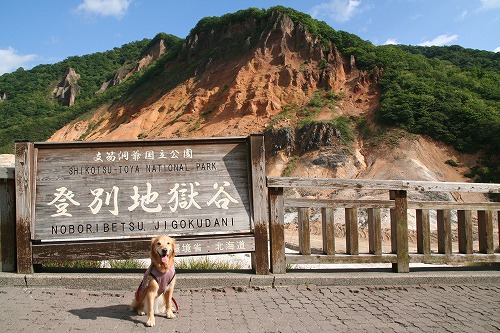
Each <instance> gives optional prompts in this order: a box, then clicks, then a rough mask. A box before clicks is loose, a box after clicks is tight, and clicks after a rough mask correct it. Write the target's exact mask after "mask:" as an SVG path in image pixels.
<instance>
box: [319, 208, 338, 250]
mask: <svg viewBox="0 0 500 333" xmlns="http://www.w3.org/2000/svg"><path fill="white" fill-rule="evenodd" d="M321 227H322V236H323V253H324V254H328V255H334V254H335V220H334V209H333V208H326V207H323V208H321Z"/></svg>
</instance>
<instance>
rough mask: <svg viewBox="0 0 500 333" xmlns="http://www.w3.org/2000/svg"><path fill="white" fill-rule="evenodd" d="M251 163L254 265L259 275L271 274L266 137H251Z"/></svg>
mask: <svg viewBox="0 0 500 333" xmlns="http://www.w3.org/2000/svg"><path fill="white" fill-rule="evenodd" d="M250 154H251V156H250V162H251V170H250V171H251V174H252V208H253V209H252V212H253V222H254V233H255V252H254V253H253V254H252V265H253V268H254V270H255V273H256V274H258V275H264V274H269V254H268V253H269V246H268V243H269V242H268V234H267V228H268V225H269V221H268V214H267V201H266V170H265V168H266V161H265V151H264V136H263V135H251V136H250Z"/></svg>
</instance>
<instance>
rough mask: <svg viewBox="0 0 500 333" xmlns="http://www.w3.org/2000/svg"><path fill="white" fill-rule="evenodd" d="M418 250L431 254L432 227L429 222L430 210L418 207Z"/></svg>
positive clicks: (421, 252)
mask: <svg viewBox="0 0 500 333" xmlns="http://www.w3.org/2000/svg"><path fill="white" fill-rule="evenodd" d="M416 220H417V252H418V253H420V254H425V255H428V254H431V228H430V223H429V210H428V209H417V210H416Z"/></svg>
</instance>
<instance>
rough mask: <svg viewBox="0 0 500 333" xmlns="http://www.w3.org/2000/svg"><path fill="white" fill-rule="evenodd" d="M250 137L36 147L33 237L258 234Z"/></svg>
mask: <svg viewBox="0 0 500 333" xmlns="http://www.w3.org/2000/svg"><path fill="white" fill-rule="evenodd" d="M249 158H250V154H249V143H248V140H247V138H229V139H225V138H221V139H195V140H159V141H130V142H80V143H71V144H70V143H65V144H57V143H36V144H35V163H36V168H35V169H36V184H35V188H36V196H35V198H36V200H35V222H34V226H33V227H34V228H33V230H32V232H33V239H35V240H50V241H59V240H74V239H116V238H131V237H145V236H152V235H158V234H168V235H171V236H184V235H189V236H192V235H211V234H223V235H227V234H235V233H245V232H251V231H252V230H253V225H252V214H251V193H252V192H251V185H250V181H251V178H250V177H249V165H250V161H249Z"/></svg>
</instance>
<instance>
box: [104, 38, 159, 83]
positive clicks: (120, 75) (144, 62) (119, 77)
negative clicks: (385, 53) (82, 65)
mask: <svg viewBox="0 0 500 333" xmlns="http://www.w3.org/2000/svg"><path fill="white" fill-rule="evenodd" d="M166 51H167V47H166V45H165V41H164V40H163V39H159V40H158V42H157V43H155V44H154V45H153V46H152V47H151V48H150V50H149V52H148V53H147V54H146V55H145V56H144V57H142V58H141V60H139V61H138V62H137V64H136V65H135V66H134V68H132V70H130V67H128V69H127V67H126V66H124V67H122V68H120V69H119V70H118V72H117V73H116V74H115V76H114V77H113V78H112V79H111V80H109V81H106V82H104V83H103V84H102V85H101V87H100V88H99V90H98V91H96V93H101V92H103V91H104V90H106V89H108V88H111V87H113V86H116V85H118V84H120V83H121V82H123V80H126V79H127V78H129V77H130V76H132V75H134V74H135V73H137V72H140V71H141V70H143V69H144V68H146V67H147V66H149V65H150V64H151V63H152V62H153V61H155V60H156V59H158V58H159V57H161V56H162V55H163V54H165V52H166Z"/></svg>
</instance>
